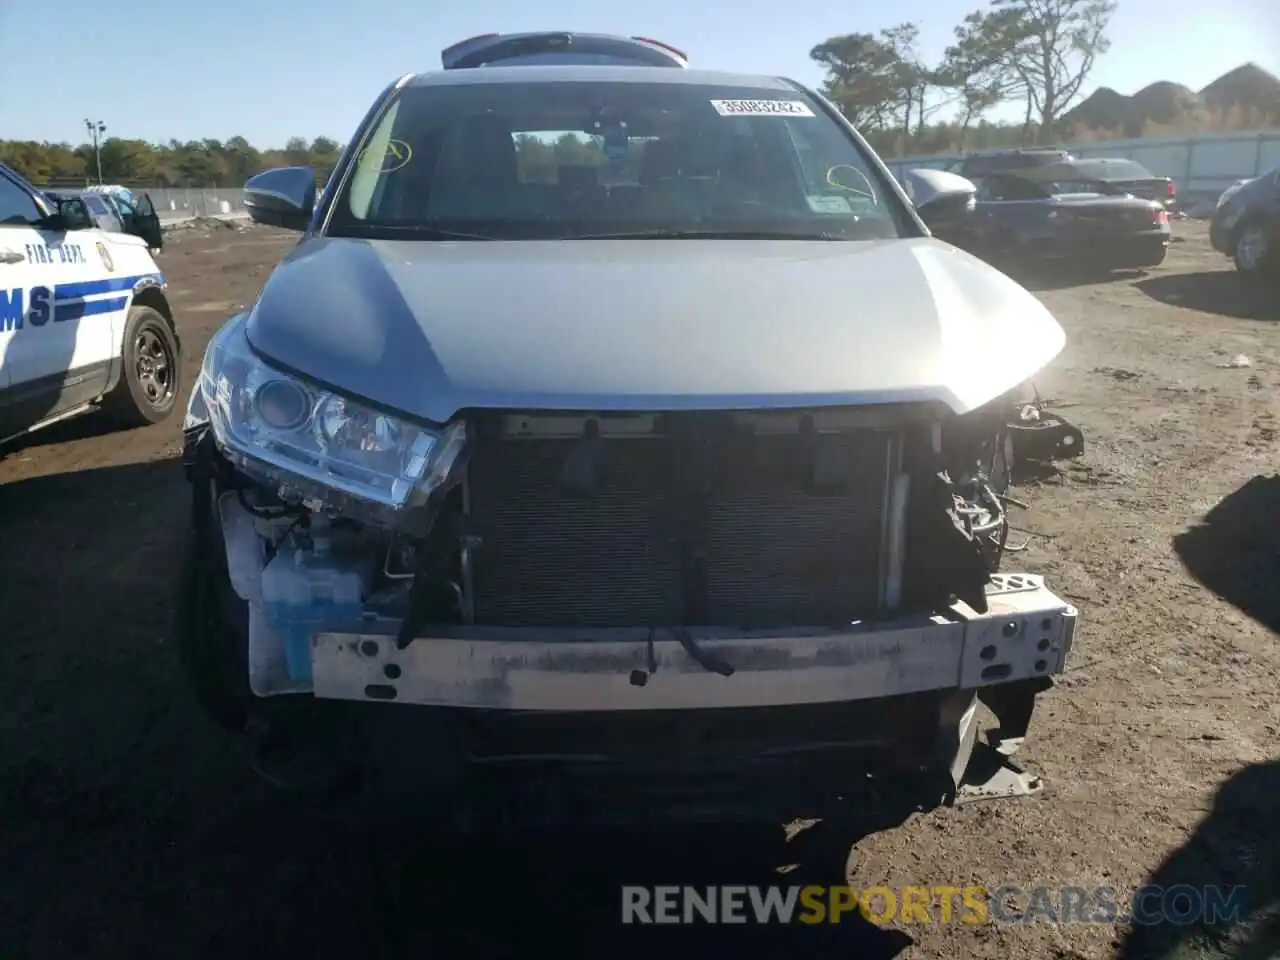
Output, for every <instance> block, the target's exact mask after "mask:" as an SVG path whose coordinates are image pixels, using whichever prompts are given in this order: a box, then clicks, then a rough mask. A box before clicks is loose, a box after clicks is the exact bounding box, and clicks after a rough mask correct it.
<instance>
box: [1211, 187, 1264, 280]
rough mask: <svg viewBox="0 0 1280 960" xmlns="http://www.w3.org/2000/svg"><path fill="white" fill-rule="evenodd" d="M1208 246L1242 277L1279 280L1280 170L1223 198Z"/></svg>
mask: <svg viewBox="0 0 1280 960" xmlns="http://www.w3.org/2000/svg"><path fill="white" fill-rule="evenodd" d="M1209 242H1210V243H1211V244H1213V249H1215V250H1217V251H1218V252H1219V253H1222V254H1225V255H1226V256H1228V257H1230V258H1231V259H1232V260H1234V261H1235V264H1236V269H1237V270H1239V271H1240V273H1241V274H1243V275H1244V276H1245V277H1247V278H1249V279H1257V280H1261V279H1268V280H1271V281H1272V282H1273V283H1274V282H1276V281H1277V280H1280V167H1278V168H1276V169H1275V170H1272V171H1270V172H1269V173H1264V174H1263V175H1262V176H1260V177H1255V178H1254V179H1252V180H1249V181H1247V182H1246V183H1244V184H1243V185H1242V186H1241V187H1240V188H1239V189H1238V190H1235V191H1234V192H1232V193H1229V194H1225V195H1224V196H1223V199H1222V200H1221V202H1219V204H1218V209H1217V210H1215V211H1214V213H1213V220H1212V221H1211V222H1210V224H1209Z"/></svg>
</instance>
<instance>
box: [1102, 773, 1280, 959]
mask: <svg viewBox="0 0 1280 960" xmlns="http://www.w3.org/2000/svg"><path fill="white" fill-rule="evenodd" d="M1147 882H1148V883H1149V884H1151V885H1152V887H1153V889H1152V892H1151V894H1150V895H1149V896H1148V897H1147V898H1145V905H1144V910H1143V913H1144V915H1146V917H1144V919H1149V920H1151V921H1156V922H1145V923H1141V924H1135V925H1134V926H1133V927H1132V928H1131V931H1130V933H1129V934H1128V935H1127V936H1126V937H1125V938H1124V940H1123V941H1122V943H1121V944H1120V947H1119V949H1118V951H1117V953H1116V956H1117V960H1210V958H1214V960H1217V958H1223V960H1225V958H1231V960H1272V958H1274V957H1277V956H1280V761H1271V762H1268V763H1257V764H1251V765H1249V766H1247V767H1244V768H1243V769H1241V770H1239V771H1237V772H1236V773H1235V774H1234V775H1232V776H1231V777H1230V778H1229V779H1228V780H1227V781H1226V782H1225V783H1224V784H1223V785H1222V786H1221V788H1219V790H1218V793H1217V796H1216V797H1215V798H1214V803H1213V809H1212V810H1210V812H1209V815H1208V816H1207V817H1205V819H1204V820H1203V821H1201V823H1200V824H1199V826H1197V827H1196V830H1195V832H1194V833H1193V834H1192V836H1191V838H1190V839H1189V840H1188V841H1187V842H1186V843H1185V844H1184V845H1183V846H1182V847H1181V848H1179V849H1178V850H1177V851H1175V852H1174V853H1172V854H1171V855H1170V856H1169V857H1168V858H1166V859H1165V861H1164V862H1163V863H1161V864H1160V866H1159V867H1157V868H1156V870H1155V871H1154V872H1153V873H1152V874H1151V876H1150V877H1149V878H1148V880H1147ZM1175 888H1177V890H1176V891H1175ZM1241 888H1243V889H1241ZM1179 896H1181V900H1179V899H1178V897H1179Z"/></svg>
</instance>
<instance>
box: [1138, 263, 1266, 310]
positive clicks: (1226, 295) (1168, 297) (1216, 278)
mask: <svg viewBox="0 0 1280 960" xmlns="http://www.w3.org/2000/svg"><path fill="white" fill-rule="evenodd" d="M1135 286H1136V287H1137V288H1138V289H1139V290H1141V291H1142V292H1143V293H1144V294H1146V295H1147V296H1148V297H1151V299H1153V300H1159V301H1160V302H1161V303H1166V304H1168V305H1169V306H1173V307H1185V308H1186V309H1188V310H1199V311H1201V312H1202V313H1216V314H1219V315H1221V316H1224V317H1236V318H1237V319H1240V320H1270V321H1275V320H1280V297H1277V296H1276V294H1275V292H1274V291H1268V290H1266V289H1264V288H1262V287H1251V286H1250V284H1249V283H1248V281H1246V280H1245V279H1244V278H1243V277H1241V276H1240V274H1239V273H1237V272H1236V271H1234V270H1215V271H1212V272H1205V273H1170V274H1165V275H1163V276H1158V277H1147V278H1146V279H1144V280H1139V281H1138V282H1137V283H1136V284H1135Z"/></svg>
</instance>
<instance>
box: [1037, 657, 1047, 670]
mask: <svg viewBox="0 0 1280 960" xmlns="http://www.w3.org/2000/svg"><path fill="white" fill-rule="evenodd" d="M1047 666H1049V664H1047V663H1045V661H1043V660H1037V661H1036V673H1044V671H1045V668H1046V667H1047Z"/></svg>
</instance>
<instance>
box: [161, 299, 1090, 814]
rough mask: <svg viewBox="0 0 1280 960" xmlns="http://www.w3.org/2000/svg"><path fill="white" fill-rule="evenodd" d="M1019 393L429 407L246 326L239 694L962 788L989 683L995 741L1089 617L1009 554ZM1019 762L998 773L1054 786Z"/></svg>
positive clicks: (558, 746) (406, 761)
mask: <svg viewBox="0 0 1280 960" xmlns="http://www.w3.org/2000/svg"><path fill="white" fill-rule="evenodd" d="M1016 399H1017V398H1016V397H1014V396H1013V395H1007V396H1002V397H1000V398H998V399H996V400H994V401H992V402H991V403H989V404H988V405H986V406H985V407H983V408H980V409H978V410H975V411H973V412H971V413H969V414H966V415H964V416H955V415H953V414H951V413H950V412H949V411H947V410H946V409H945V408H942V407H938V406H934V405H929V404H913V405H905V406H888V405H886V406H869V407H854V408H842V409H806V410H779V409H769V410H751V411H698V412H680V413H672V412H662V411H655V412H652V413H634V412H627V413H613V412H610V411H598V412H591V413H584V412H571V413H566V412H550V411H524V412H509V411H480V410H475V411H466V412H464V414H462V415H460V416H459V417H458V418H457V419H456V420H455V421H454V422H452V423H450V424H448V425H446V426H443V427H440V428H432V427H428V426H425V425H422V424H416V423H411V422H409V421H407V420H405V419H403V418H401V417H399V416H397V415H395V414H394V413H392V412H390V411H382V410H374V409H371V408H368V407H365V406H363V405H360V404H356V403H354V402H352V401H351V400H349V399H346V398H343V397H341V396H339V395H337V394H334V393H330V392H328V391H326V390H324V389H322V388H319V387H317V386H316V385H314V384H310V383H307V382H305V381H303V380H301V379H298V378H295V377H293V376H291V375H288V374H286V373H284V372H282V371H279V370H274V369H272V368H270V367H268V366H266V365H265V364H263V362H262V361H261V360H260V359H258V358H256V357H255V356H253V355H252V354H251V352H250V350H249V347H248V345H247V342H246V341H245V339H244V337H243V334H242V333H241V330H240V325H239V324H237V323H235V322H233V323H231V324H228V326H227V327H226V328H224V330H223V331H221V332H220V334H219V335H218V337H217V338H216V339H215V341H214V342H213V343H212V344H211V345H210V349H209V353H208V355H207V357H206V362H205V368H204V370H203V372H202V376H201V384H200V387H199V389H198V390H197V391H196V394H195V395H194V396H193V399H192V408H191V413H190V414H189V416H188V423H187V441H188V446H187V461H188V468H189V475H190V476H191V478H192V480H193V483H194V484H195V485H196V487H197V496H196V503H197V514H198V515H199V514H201V512H202V511H203V515H204V516H205V518H206V526H207V528H208V529H206V531H205V533H204V536H205V537H206V538H207V539H206V543H213V542H215V540H216V541H217V542H219V543H220V545H221V546H222V548H223V551H225V571H226V573H225V577H226V580H227V582H228V583H229V585H230V587H231V589H232V590H233V591H234V594H235V596H236V597H238V598H239V601H240V602H241V603H242V604H243V605H244V606H245V607H247V623H246V624H245V629H244V631H243V632H244V637H243V638H242V639H243V643H244V645H245V646H244V649H245V653H244V656H243V664H244V670H245V675H246V677H247V683H248V690H249V693H250V696H248V697H247V698H245V702H246V703H247V704H248V706H247V709H246V715H260V714H263V713H266V712H269V711H264V710H261V709H259V708H260V707H261V706H262V705H263V704H265V703H267V702H269V701H284V700H288V701H303V702H306V703H315V704H321V703H328V704H343V705H347V706H349V707H351V708H352V709H353V710H355V711H356V713H354V714H347V716H353V715H359V716H360V717H362V718H363V719H362V720H361V721H360V722H359V723H358V724H357V726H359V727H360V729H361V731H362V732H361V733H360V735H359V736H358V737H356V741H358V745H357V746H356V747H354V748H351V749H353V750H354V753H355V754H356V755H358V756H357V759H358V760H359V761H360V762H365V761H368V760H369V759H370V758H373V757H377V758H379V761H380V762H383V761H388V760H389V761H390V762H391V765H393V766H397V765H398V766H408V765H412V763H413V762H420V763H422V764H426V765H430V764H432V763H435V762H439V761H441V758H442V757H443V755H444V754H445V753H448V755H449V756H450V757H454V758H458V757H460V758H461V760H462V762H463V763H464V764H471V765H476V764H480V765H485V764H488V765H506V764H530V763H534V764H545V763H550V764H552V765H554V766H556V767H558V768H562V769H569V768H571V769H573V770H575V771H586V772H588V773H590V772H602V773H607V774H608V775H609V776H608V778H606V779H609V778H613V777H617V776H621V775H623V774H625V773H628V772H642V773H646V774H651V773H662V774H664V776H666V777H667V782H668V783H672V782H675V780H676V779H678V778H679V775H681V774H684V775H687V776H690V777H692V778H693V779H694V780H698V781H702V780H705V779H706V778H707V776H708V774H711V773H714V772H716V771H718V770H722V769H723V770H724V771H725V772H726V774H728V772H729V771H740V770H741V769H743V768H744V767H752V766H757V765H760V764H769V763H776V762H779V761H786V760H793V759H795V758H797V757H801V756H806V757H807V756H821V757H823V760H822V762H823V763H824V764H825V765H826V766H827V767H828V768H830V767H831V760H830V757H831V756H832V755H833V754H841V755H851V754H855V753H856V754H857V755H859V756H864V755H874V756H880V757H883V758H885V759H886V762H887V764H888V766H889V767H891V768H893V769H896V770H898V771H900V772H912V773H918V772H920V771H923V770H929V771H934V772H940V773H941V774H942V776H941V779H940V780H938V781H937V782H939V783H941V784H942V795H941V797H940V799H943V800H947V799H952V800H954V799H955V798H956V797H957V795H958V793H957V787H958V786H959V785H960V784H961V782H962V780H963V775H964V772H965V769H966V767H968V766H970V765H971V764H970V760H971V754H972V751H973V747H974V744H975V742H976V740H977V726H978V714H977V704H978V702H979V701H981V702H982V703H984V704H986V705H987V707H988V708H990V709H991V710H992V712H993V713H994V714H995V715H996V718H997V724H998V725H997V729H996V730H995V731H994V732H993V733H992V734H990V735H989V736H988V741H987V746H988V750H989V751H999V752H1000V753H1004V754H1007V753H1008V752H1011V751H1012V749H1013V748H1014V747H1016V745H1017V744H1018V743H1019V742H1020V741H1021V738H1022V736H1023V735H1024V734H1025V732H1026V727H1027V724H1028V721H1029V719H1030V716H1031V710H1032V706H1033V704H1034V698H1035V696H1036V695H1037V694H1038V693H1040V692H1042V691H1043V690H1045V689H1047V688H1048V687H1049V686H1050V685H1051V680H1050V678H1051V677H1052V675H1054V674H1056V673H1060V672H1061V671H1062V670H1063V668H1064V664H1065V661H1066V657H1067V654H1068V651H1069V650H1070V646H1071V641H1072V637H1073V633H1074V627H1075V622H1076V611H1075V609H1074V608H1073V607H1072V606H1071V605H1070V604H1068V603H1066V602H1064V601H1063V600H1061V599H1059V598H1058V597H1056V596H1055V595H1054V594H1053V593H1052V592H1050V591H1049V590H1048V589H1047V588H1046V587H1045V586H1044V584H1043V582H1042V581H1041V579H1040V578H1038V577H1035V576H1031V575H1027V574H1010V573H999V572H998V570H999V568H1000V563H1001V559H1002V555H1003V553H1004V549H1005V541H1006V537H1007V533H1008V519H1007V516H1006V508H1007V504H1008V502H1009V501H1008V498H1007V489H1008V484H1009V477H1010V472H1011V467H1012V460H1013V457H1014V456H1015V440H1014V435H1015V431H1014V430H1013V429H1011V427H1010V423H1009V419H1010V418H1009V410H1010V409H1012V408H1013V406H1014V401H1015V400H1016ZM198 525H199V521H198V520H197V526H198ZM206 573H209V568H206ZM192 622H193V621H192V620H191V618H187V620H185V621H184V623H186V624H187V625H188V629H189V630H193V631H194V632H196V633H198V632H199V629H198V628H194V627H192V626H191V624H192ZM221 636H222V637H223V639H222V640H221V641H219V640H217V639H211V638H210V637H208V636H204V637H203V638H201V637H194V636H193V637H190V638H187V639H186V641H185V642H186V643H187V645H188V647H192V646H194V645H196V644H197V643H204V644H206V645H208V644H209V643H218V642H222V643H227V642H231V641H228V640H227V639H226V638H227V637H230V636H236V634H235V632H234V631H227V630H224V631H222V634H221ZM235 642H240V641H235ZM203 656H204V659H201V657H200V656H189V661H190V662H192V663H208V662H213V661H214V660H216V659H217V658H216V657H215V656H213V655H211V654H209V652H208V651H207V650H206V651H205V652H204V654H203ZM220 662H224V663H225V662H230V663H235V662H237V661H236V660H235V658H226V657H224V658H223V659H222V661H220ZM195 682H197V683H198V682H200V681H195ZM205 682H207V677H205ZM282 695H295V696H292V697H286V696H282ZM406 705H415V706H418V707H420V708H423V709H422V710H421V711H405V709H404V707H405V706H406ZM388 706H389V707H390V712H388ZM411 713H416V714H417V716H416V718H415V719H414V720H410V719H409V717H408V716H407V714H411ZM372 718H376V722H374V721H373V719H372ZM388 718H389V719H388ZM365 721H369V722H367V723H366V722H365ZM246 722H247V721H246ZM424 724H425V725H427V726H430V727H431V728H432V730H433V731H434V733H433V734H431V735H429V734H428V733H426V732H422V733H421V734H415V735H408V734H407V733H406V731H411V730H415V729H421V728H422V726H423V725H424ZM292 729H293V730H294V732H295V733H297V731H298V730H299V729H301V730H304V731H305V730H306V729H307V725H306V723H305V722H304V723H303V724H302V725H301V727H299V726H294V727H293V728H292ZM316 729H319V728H318V727H317V728H316ZM442 729H446V730H447V731H448V739H449V741H450V744H449V749H448V750H447V751H443V750H440V749H438V748H437V747H435V746H428V744H434V743H437V741H436V740H435V739H433V736H435V735H437V734H438V733H439V731H440V730H442ZM344 730H347V728H344ZM347 732H349V730H348V731H347ZM302 736H303V737H304V738H305V733H304V734H302ZM317 736H318V734H317ZM326 736H327V734H326ZM339 740H341V743H342V744H343V747H342V749H343V750H347V749H348V747H350V744H351V743H352V740H351V739H350V738H349V737H347V734H346V732H344V734H343V736H342V737H341V738H334V740H333V743H335V744H336V743H337V742H338V741H339ZM393 744H394V746H393ZM522 769H523V767H522ZM844 769H846V772H847V770H848V769H852V768H844ZM1002 769H1003V773H1002V774H1001V775H1002V776H1003V777H1004V781H1005V782H1004V783H1003V784H1002V785H997V786H993V784H995V783H996V781H992V782H991V783H989V784H988V785H987V786H985V787H983V788H982V789H984V790H986V791H987V792H988V793H990V792H992V791H993V790H997V789H998V792H1003V793H1016V792H1026V791H1027V790H1029V789H1031V786H1032V784H1031V781H1029V780H1028V779H1027V778H1024V777H1020V776H1016V775H1012V774H1010V772H1009V770H1010V768H1009V767H1008V766H1007V765H1006V766H1004V767H1003V768H1002Z"/></svg>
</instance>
